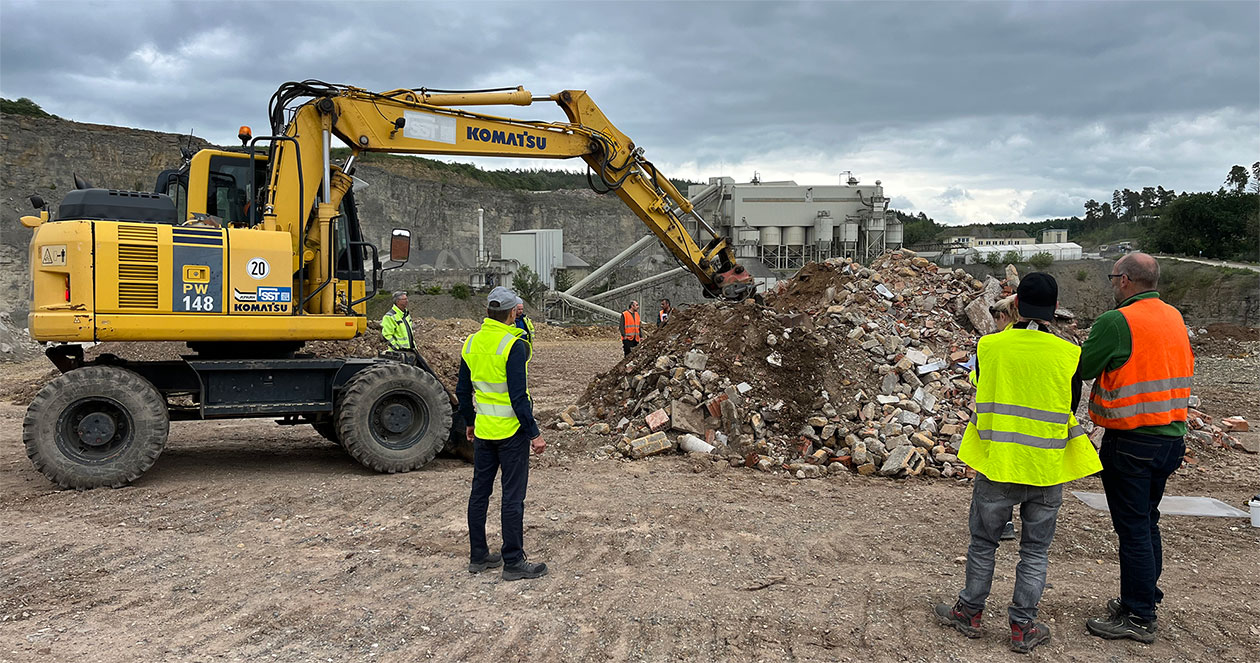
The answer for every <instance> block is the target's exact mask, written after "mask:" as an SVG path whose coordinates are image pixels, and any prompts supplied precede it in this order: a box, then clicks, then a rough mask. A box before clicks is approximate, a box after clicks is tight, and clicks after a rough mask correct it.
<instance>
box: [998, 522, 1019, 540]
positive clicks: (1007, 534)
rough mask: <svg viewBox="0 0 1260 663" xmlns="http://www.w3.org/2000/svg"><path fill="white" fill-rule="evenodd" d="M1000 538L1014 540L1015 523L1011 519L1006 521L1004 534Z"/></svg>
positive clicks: (1003, 529)
mask: <svg viewBox="0 0 1260 663" xmlns="http://www.w3.org/2000/svg"><path fill="white" fill-rule="evenodd" d="M998 539H999V540H1001V541H1014V540H1015V523H1014V522H1012V521H1009V520H1008V521H1006V527H1003V528H1002V536H1000V537H998Z"/></svg>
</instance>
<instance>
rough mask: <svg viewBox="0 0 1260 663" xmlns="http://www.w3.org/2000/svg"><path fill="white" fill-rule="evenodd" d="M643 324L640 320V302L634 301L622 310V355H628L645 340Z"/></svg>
mask: <svg viewBox="0 0 1260 663" xmlns="http://www.w3.org/2000/svg"><path fill="white" fill-rule="evenodd" d="M641 329H642V326H641V325H640V322H639V302H635V301H632V302H630V305H629V306H627V307H626V310H624V311H622V312H621V352H622V356H628V355H629V354H630V351H631V350H633V349H634V346H636V345H638V344H639V341H641V340H643V336H642V332H641Z"/></svg>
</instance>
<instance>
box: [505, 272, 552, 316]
mask: <svg viewBox="0 0 1260 663" xmlns="http://www.w3.org/2000/svg"><path fill="white" fill-rule="evenodd" d="M512 290H515V291H516V294H517V296H519V297H520V298H521V299H524V300H525V301H527V302H529V303H530V304H531V305H533V306H538V302H539V301H540V300H541V298H542V296H543V294H544V293H546V292H547V284H545V283H543V281H542V279H540V278H538V274H535V273H534V270H532V269H530V268H529V267H526V266H525V265H521V269H520V271H518V272H516V276H514V277H512Z"/></svg>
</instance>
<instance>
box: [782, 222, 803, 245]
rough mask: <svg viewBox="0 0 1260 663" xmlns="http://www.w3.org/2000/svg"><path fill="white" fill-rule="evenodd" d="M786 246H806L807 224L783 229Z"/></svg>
mask: <svg viewBox="0 0 1260 663" xmlns="http://www.w3.org/2000/svg"><path fill="white" fill-rule="evenodd" d="M783 245H784V246H805V226H788V227H787V228H784V229H783Z"/></svg>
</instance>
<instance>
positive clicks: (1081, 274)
mask: <svg viewBox="0 0 1260 663" xmlns="http://www.w3.org/2000/svg"><path fill="white" fill-rule="evenodd" d="M1076 280H1077V281H1082V282H1084V281H1088V280H1089V270H1088V269H1078V270H1076Z"/></svg>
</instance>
